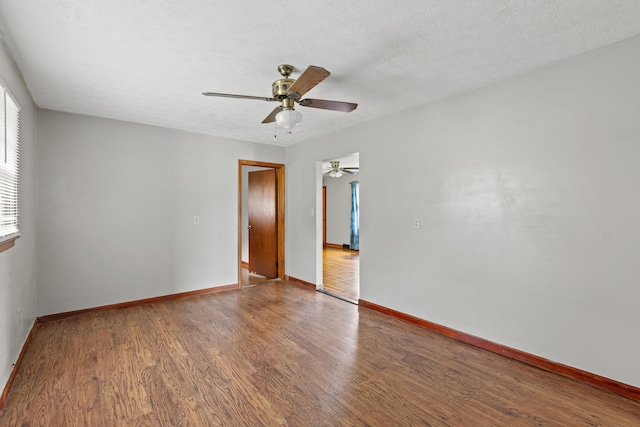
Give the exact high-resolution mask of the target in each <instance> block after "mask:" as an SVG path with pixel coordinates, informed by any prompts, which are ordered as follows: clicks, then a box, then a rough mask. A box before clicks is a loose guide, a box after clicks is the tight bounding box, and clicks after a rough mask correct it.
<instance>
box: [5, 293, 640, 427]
mask: <svg viewBox="0 0 640 427" xmlns="http://www.w3.org/2000/svg"><path fill="white" fill-rule="evenodd" d="M0 425H3V426H5V425H7V426H14V425H48V426H63V425H83V426H85V425H86V426H110V427H111V426H131V425H137V426H139V425H148V426H160V425H164V426H177V425H192V426H219V425H228V426H245V425H246V426H258V425H261V426H278V425H290V426H309V425H330V426H334V425H335V426H340V425H344V426H365V425H371V426H409V425H415V426H417V425H420V426H422V425H431V426H451V425H456V426H475V427H482V426H491V427H495V426H513V425H518V426H540V425H553V426H577V425H585V426H587V425H589V426H593V425H602V426H636V425H640V403H638V402H634V401H631V400H628V399H625V398H622V397H619V396H616V395H613V394H610V393H607V392H604V391H601V390H598V389H595V388H592V387H590V386H587V385H584V384H581V383H578V382H575V381H573V380H569V379H566V378H563V377H559V376H557V375H554V374H550V373H547V372H545V371H542V370H540V369H537V368H533V367H530V366H528V365H525V364H522V363H520V362H517V361H514V360H511V359H507V358H505V357H502V356H499V355H497V354H493V353H490V352H487V351H484V350H481V349H478V348H475V347H472V346H470V345H467V344H463V343H460V342H457V341H454V340H452V339H450V338H447V337H444V336H442V335H438V334H436V333H433V332H431V331H428V330H426V329H423V328H420V327H418V326H416V325H413V324H410V323H406V322H403V321H401V320H398V319H396V318H393V317H389V316H385V315H383V314H381V313H378V312H376V311H372V310H370V309H367V308H364V307H359V306H356V305H353V304H349V303H347V302H345V301H342V300H339V299H337V298H332V297H330V296H327V295H325V294H322V293H320V292H315V291H313V290H310V289H308V288H306V287H304V286H300V285H296V284H294V283H292V282H287V281H272V282H268V283H264V284H261V285H260V286H252V287H248V288H242V289H238V290H230V291H226V292H219V293H213V294H208V295H200V296H192V297H188V298H182V299H175V300H169V301H162V302H156V303H152V304H147V305H143V306H137V307H129V308H123V309H117V310H111V311H104V312H97V313H89V314H85V315H81V316H77V317H73V318H67V319H62V320H57V321H51V322H48V323H44V324H39V325H37V327H36V330H35V332H34V335H33V338H32V340H31V344H30V345H29V347H28V349H27V351H26V354H25V358H24V361H23V363H22V365H21V367H20V369H19V371H18V373H17V376H16V378H15V382H14V384H13V387H12V389H11V391H10V392H9V395H8V398H7V402H6V405H5V408H4V410H3V411H2V413H0Z"/></svg>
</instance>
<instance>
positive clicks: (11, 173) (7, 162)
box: [0, 81, 20, 249]
mask: <svg viewBox="0 0 640 427" xmlns="http://www.w3.org/2000/svg"><path fill="white" fill-rule="evenodd" d="M19 180H20V107H18V104H17V103H16V101H15V100H14V99H13V97H12V96H11V94H10V93H9V91H8V90H7V88H6V87H5V86H4V84H2V82H1V81H0V248H2V249H5V248H3V246H5V245H4V244H3V242H7V241H11V242H12V243H13V240H15V238H16V237H17V236H18V235H19V229H18V225H19V218H20V211H19V206H18V205H19V203H18V195H19ZM11 246H13V245H11Z"/></svg>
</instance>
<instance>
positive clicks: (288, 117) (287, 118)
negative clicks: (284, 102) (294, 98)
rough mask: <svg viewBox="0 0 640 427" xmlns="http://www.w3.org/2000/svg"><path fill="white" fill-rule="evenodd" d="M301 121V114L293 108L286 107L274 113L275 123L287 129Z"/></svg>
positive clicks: (298, 124)
mask: <svg viewBox="0 0 640 427" xmlns="http://www.w3.org/2000/svg"><path fill="white" fill-rule="evenodd" d="M300 123H302V114H300V112H298V111H296V110H294V109H286V110H282V111H280V112H279V113H278V114H276V124H277V125H278V126H280V127H283V128H285V129H287V130H291V129H293V128H295V127H297V126H300Z"/></svg>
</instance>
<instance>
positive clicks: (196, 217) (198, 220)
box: [193, 216, 200, 224]
mask: <svg viewBox="0 0 640 427" xmlns="http://www.w3.org/2000/svg"><path fill="white" fill-rule="evenodd" d="M193 223H194V224H200V217H199V216H194V217H193Z"/></svg>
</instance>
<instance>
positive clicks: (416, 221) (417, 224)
mask: <svg viewBox="0 0 640 427" xmlns="http://www.w3.org/2000/svg"><path fill="white" fill-rule="evenodd" d="M413 228H420V219H419V218H413Z"/></svg>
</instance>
